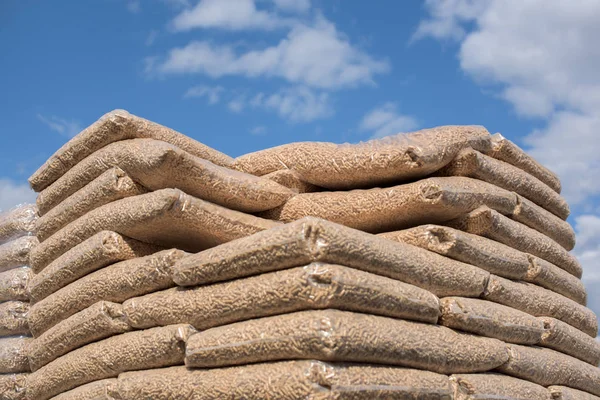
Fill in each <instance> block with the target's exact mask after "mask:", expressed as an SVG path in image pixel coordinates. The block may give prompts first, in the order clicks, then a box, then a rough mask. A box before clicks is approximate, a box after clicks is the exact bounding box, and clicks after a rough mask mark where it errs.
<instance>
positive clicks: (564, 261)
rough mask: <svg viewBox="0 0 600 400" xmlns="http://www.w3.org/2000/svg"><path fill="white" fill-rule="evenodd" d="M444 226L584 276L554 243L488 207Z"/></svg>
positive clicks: (574, 259)
mask: <svg viewBox="0 0 600 400" xmlns="http://www.w3.org/2000/svg"><path fill="white" fill-rule="evenodd" d="M446 224H447V225H449V226H451V227H453V228H456V229H460V230H463V231H466V232H469V233H472V234H475V235H480V236H485V237H487V238H489V239H492V240H495V241H497V242H500V243H503V244H505V245H507V246H510V247H512V248H514V249H516V250H519V251H522V252H524V253H529V254H532V255H534V256H538V257H540V258H542V259H544V260H546V261H548V262H550V263H552V264H554V265H556V266H557V267H559V268H562V269H564V270H565V271H567V272H569V273H570V274H572V275H574V276H575V277H577V278H581V275H582V273H583V270H582V268H581V264H579V261H577V258H575V256H574V255H572V254H571V253H569V252H568V251H567V250H566V249H564V248H563V247H561V246H560V245H559V244H558V243H556V242H555V241H554V240H552V239H550V238H549V237H547V236H545V235H543V234H541V233H540V232H538V231H536V230H535V229H531V228H529V227H527V226H525V225H523V224H521V223H519V222H516V221H513V220H511V219H510V218H507V217H505V216H504V215H502V214H500V213H499V212H496V211H495V210H492V209H490V208H488V207H480V208H478V209H476V210H474V211H472V212H470V213H468V214H466V215H464V216H462V217H460V218H457V219H455V220H452V221H448V222H446Z"/></svg>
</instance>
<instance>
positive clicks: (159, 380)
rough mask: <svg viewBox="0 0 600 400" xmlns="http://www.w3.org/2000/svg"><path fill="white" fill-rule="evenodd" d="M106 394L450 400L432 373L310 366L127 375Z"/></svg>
mask: <svg viewBox="0 0 600 400" xmlns="http://www.w3.org/2000/svg"><path fill="white" fill-rule="evenodd" d="M107 391H108V395H109V397H110V398H119V399H150V398H151V399H153V400H170V399H189V400H214V399H224V398H227V399H245V400H264V399H278V400H297V399H319V400H341V399H348V400H384V399H429V400H450V399H451V398H452V393H451V389H450V385H449V381H448V378H447V377H446V376H444V375H438V374H435V373H433V372H427V371H418V370H413V369H406V368H397V367H390V366H380V365H368V364H360V365H352V364H332V363H324V362H321V361H312V360H310V361H288V362H278V363H263V364H254V365H244V366H240V367H232V368H218V369H206V370H194V369H186V368H184V367H171V368H165V369H157V370H148V371H136V372H126V373H124V374H121V375H120V376H119V378H118V379H117V382H116V384H111V385H109V386H108V389H107ZM59 399H60V400H75V398H64V399H63V398H59Z"/></svg>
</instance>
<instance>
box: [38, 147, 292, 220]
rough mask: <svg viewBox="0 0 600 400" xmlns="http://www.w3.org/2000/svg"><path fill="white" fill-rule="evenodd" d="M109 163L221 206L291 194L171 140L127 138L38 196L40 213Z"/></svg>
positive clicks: (242, 207)
mask: <svg viewBox="0 0 600 400" xmlns="http://www.w3.org/2000/svg"><path fill="white" fill-rule="evenodd" d="M111 167H119V168H121V169H122V170H123V171H125V172H126V173H127V175H129V176H130V177H131V179H133V180H134V181H136V182H139V183H140V184H141V185H142V186H144V187H146V188H148V189H150V190H159V189H165V188H177V189H181V190H183V191H184V192H186V193H188V194H190V195H192V196H195V197H198V198H202V199H204V200H207V201H210V202H212V203H215V204H219V205H222V206H224V207H227V208H230V209H234V210H238V211H244V212H257V211H264V210H269V209H271V208H273V207H277V206H278V205H281V204H283V203H284V202H285V201H286V200H287V199H289V198H290V197H292V196H293V195H294V192H293V191H292V190H291V189H289V188H286V187H285V186H282V185H280V184H278V183H276V182H274V181H272V180H269V179H265V178H261V177H258V176H254V175H250V174H246V173H244V172H240V171H235V170H232V169H228V168H225V167H220V166H218V165H215V164H213V163H211V162H209V161H206V160H203V159H201V158H198V157H195V156H193V155H191V154H189V153H187V152H185V151H183V150H181V149H180V148H178V147H175V146H173V145H171V144H168V143H165V142H161V141H158V140H152V139H133V140H126V141H121V142H117V143H112V144H109V145H108V146H106V147H104V148H102V149H101V150H98V151H97V152H95V153H93V154H92V155H90V156H89V157H87V158H85V159H84V160H82V161H80V162H79V163H78V164H77V165H75V166H73V167H72V168H71V169H70V170H69V171H68V172H66V173H65V174H64V175H63V176H61V177H60V178H59V179H57V180H56V182H54V183H53V184H51V185H50V186H48V187H47V188H46V189H44V190H43V191H42V192H41V193H40V194H39V196H38V199H37V205H38V208H39V209H40V214H41V215H44V214H45V213H46V212H48V211H49V210H51V209H52V208H53V207H56V206H57V205H58V204H60V202H62V201H63V200H65V199H67V198H68V197H69V196H70V195H72V194H73V193H75V192H76V191H77V190H79V189H81V188H82V187H84V186H85V185H86V184H88V183H89V182H92V181H93V180H94V179H96V178H97V177H98V176H100V175H101V174H102V173H103V172H105V171H106V170H107V169H109V168H111Z"/></svg>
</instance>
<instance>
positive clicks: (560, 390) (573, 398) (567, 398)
mask: <svg viewBox="0 0 600 400" xmlns="http://www.w3.org/2000/svg"><path fill="white" fill-rule="evenodd" d="M548 390H549V391H550V393H552V399H553V400H600V397H597V396H594V395H593V394H590V393H587V392H582V391H581V390H577V389H572V388H569V387H565V386H550V387H549V388H548Z"/></svg>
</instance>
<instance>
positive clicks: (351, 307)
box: [123, 263, 440, 330]
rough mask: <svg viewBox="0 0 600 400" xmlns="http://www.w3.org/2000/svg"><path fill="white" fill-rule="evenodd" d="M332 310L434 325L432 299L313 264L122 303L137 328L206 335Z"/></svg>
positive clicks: (405, 287)
mask: <svg viewBox="0 0 600 400" xmlns="http://www.w3.org/2000/svg"><path fill="white" fill-rule="evenodd" d="M325 308H336V309H341V310H348V311H356V312H364V313H370V314H377V315H385V316H389V317H396V318H402V319H412V320H416V321H422V322H429V323H436V322H437V319H438V316H439V313H440V310H439V302H438V299H437V298H436V297H435V296H434V295H433V294H431V293H429V292H427V291H425V290H423V289H419V288H417V287H415V286H412V285H408V284H406V283H402V282H399V281H395V280H393V279H389V278H384V277H382V276H378V275H374V274H369V273H367V272H362V271H358V270H355V269H351V268H347V267H342V266H339V265H331V264H321V263H313V264H310V265H307V266H305V267H298V268H292V269H288V270H284V271H277V272H272V273H268V274H262V275H259V276H255V277H251V278H246V279H237V280H234V281H230V282H225V283H220V284H215V285H209V286H200V287H198V288H193V289H188V290H181V289H180V288H177V289H169V290H166V291H162V292H155V293H150V294H148V295H146V296H143V297H135V298H132V299H129V300H126V301H125V302H124V303H123V309H124V312H125V315H126V316H127V320H128V321H129V323H130V324H131V325H132V326H133V327H135V328H138V329H139V328H148V327H151V326H156V325H170V324H176V323H189V324H191V325H193V326H194V327H195V328H196V329H200V330H204V329H208V328H212V327H215V326H219V325H224V324H230V323H233V322H238V321H242V320H247V319H250V318H258V317H266V316H270V315H276V314H284V313H289V312H294V311H301V310H314V309H325Z"/></svg>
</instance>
